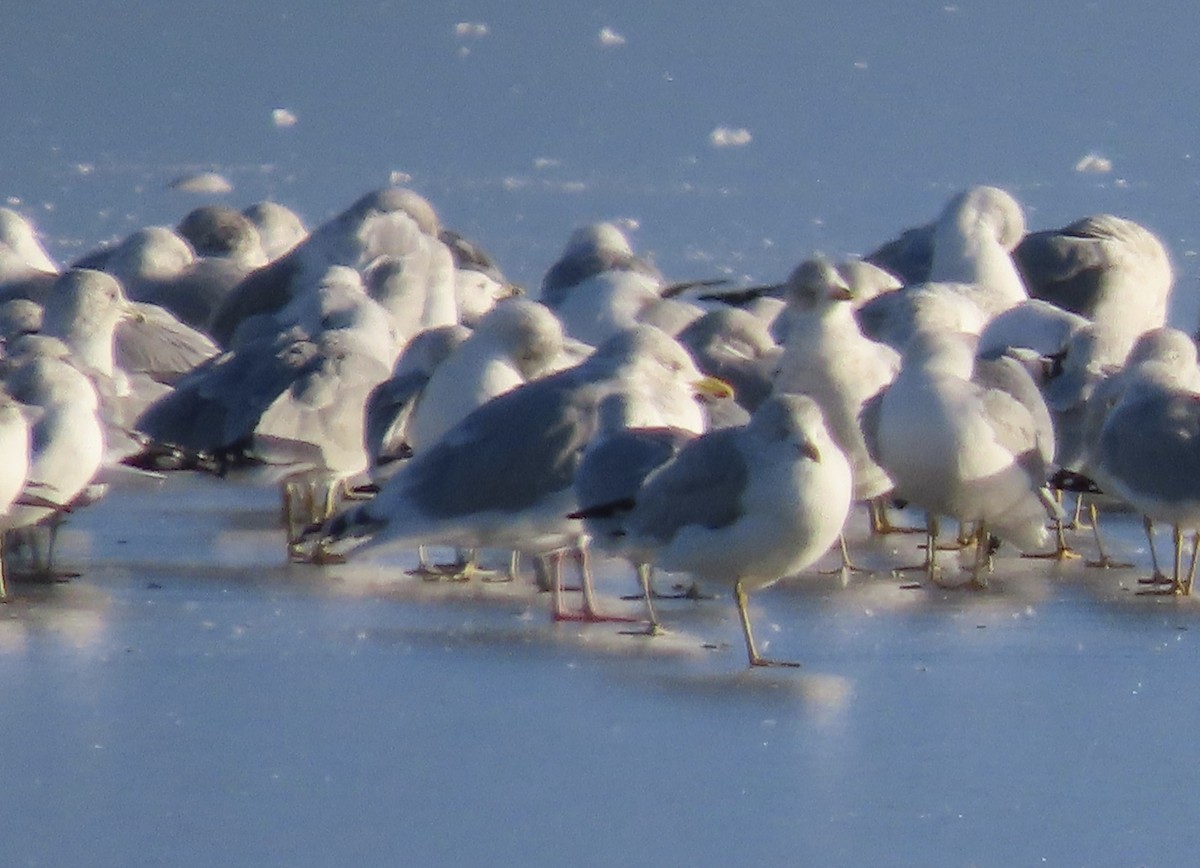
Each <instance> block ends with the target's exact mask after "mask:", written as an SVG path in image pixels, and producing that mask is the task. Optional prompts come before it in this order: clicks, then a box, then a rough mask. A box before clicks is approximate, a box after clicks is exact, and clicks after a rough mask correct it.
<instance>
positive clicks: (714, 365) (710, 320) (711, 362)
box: [678, 306, 781, 412]
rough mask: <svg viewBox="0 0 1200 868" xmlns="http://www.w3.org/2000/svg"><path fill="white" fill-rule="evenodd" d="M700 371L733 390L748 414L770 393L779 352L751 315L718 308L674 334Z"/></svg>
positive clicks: (767, 332) (730, 308) (764, 327)
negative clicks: (721, 381)
mask: <svg viewBox="0 0 1200 868" xmlns="http://www.w3.org/2000/svg"><path fill="white" fill-rule="evenodd" d="M678 338H679V342H680V343H681V344H683V345H684V346H685V347H687V348H688V350H689V352H691V354H692V358H693V359H695V360H696V364H697V365H698V366H699V368H700V370H702V371H703V372H704V373H706V374H708V375H709V376H712V377H717V378H718V379H721V380H724V381H725V382H727V383H729V385H730V386H732V387H733V394H734V398H735V399H736V401H737V403H738V404H740V405H741V406H742V407H743V408H745V409H746V410H747V411H749V412H753V411H754V410H755V409H757V408H758V405H759V404H761V403H762V402H763V401H764V400H766V398H767V396H768V395H769V394H770V393H771V381H772V379H773V378H774V376H775V369H776V367H777V366H778V365H779V359H780V354H781V350H780V348H779V346H778V345H777V344H776V343H775V341H774V339H773V338H772V337H771V333H770V332H769V331H768V329H767V327H766V325H765V324H764V323H763V322H762V321H761V320H760V319H758V318H757V317H755V316H754V315H753V314H750V313H747V312H746V311H744V310H739V309H738V308H735V307H727V306H721V307H719V308H717V309H715V310H711V311H709V312H708V313H705V314H704V315H703V316H701V317H700V318H698V319H696V320H694V321H693V322H692V323H690V324H689V325H688V326H687V327H686V328H685V329H683V331H681V332H680V333H679V335H678Z"/></svg>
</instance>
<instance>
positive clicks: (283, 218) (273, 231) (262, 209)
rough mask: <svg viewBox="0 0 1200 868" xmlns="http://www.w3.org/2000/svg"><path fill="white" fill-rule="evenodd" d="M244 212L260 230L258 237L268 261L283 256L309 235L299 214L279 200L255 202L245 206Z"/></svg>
mask: <svg viewBox="0 0 1200 868" xmlns="http://www.w3.org/2000/svg"><path fill="white" fill-rule="evenodd" d="M242 214H244V215H245V216H246V217H247V218H248V219H249V220H250V222H251V223H253V224H254V228H255V229H257V230H258V238H259V241H260V242H261V244H262V247H263V253H265V254H266V257H267V261H268V262H273V261H275V260H276V259H278V258H279V257H280V256H283V254H285V253H287V252H288V251H289V250H291V249H292V248H293V247H295V246H296V245H297V244H299V243H300V242H301V241H303V240H304V239H305V238H306V237H307V236H308V229H306V228H305V226H304V221H303V220H301V219H300V217H299V215H297V214H296V212H295V211H293V210H292V209H291V208H288V207H287V206H285V205H280V204H279V203H278V202H271V201H269V200H264V201H262V202H255V203H254V204H253V205H250V206H249V207H247V208H243V209H242Z"/></svg>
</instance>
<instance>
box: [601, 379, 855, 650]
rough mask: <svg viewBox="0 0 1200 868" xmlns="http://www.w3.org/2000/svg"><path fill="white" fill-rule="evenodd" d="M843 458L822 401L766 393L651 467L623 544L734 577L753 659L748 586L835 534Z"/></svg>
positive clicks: (846, 489)
mask: <svg viewBox="0 0 1200 868" xmlns="http://www.w3.org/2000/svg"><path fill="white" fill-rule="evenodd" d="M851 487H852V483H851V476H850V465H849V463H848V462H847V461H846V458H845V456H844V455H843V454H842V452H841V450H840V449H838V447H837V445H836V444H835V443H834V442H833V440H832V438H831V437H830V436H829V432H828V431H827V430H826V428H825V424H824V421H823V420H822V417H821V410H820V407H818V406H817V404H816V402H815V401H813V400H812V399H811V398H809V397H807V396H803V395H773V396H772V397H770V398H768V399H767V400H766V401H764V402H763V403H762V404H761V405H760V406H759V408H758V409H757V410H756V411H755V413H754V415H753V417H752V418H751V420H750V424H749V425H747V426H745V427H744V428H727V429H723V430H721V431H714V432H710V433H708V434H705V435H703V436H701V437H699V438H697V439H695V440H693V441H691V442H690V443H687V444H686V445H684V446H683V448H682V449H681V450H680V452H679V454H678V456H676V458H675V459H674V460H672V461H671V462H669V463H667V464H665V465H663V466H662V467H661V468H660V469H658V470H656V471H655V472H653V473H652V474H651V475H650V476H649V477H648V478H647V479H646V482H645V484H644V485H643V486H642V488H641V490H640V491H639V492H638V493H637V495H636V496H635V505H634V508H633V511H632V512H631V513H630V514H629V516H628V518H627V520H626V522H625V531H626V537H625V540H624V543H623V547H624V548H625V550H626V551H627V553H628V556H629V557H631V558H632V559H633V560H634V561H635V562H641V563H646V564H650V563H652V564H654V565H655V566H657V567H659V568H662V569H665V570H669V571H680V572H687V573H690V574H692V575H693V576H695V577H697V578H698V579H700V580H701V581H702V582H721V583H725V584H728V585H732V588H733V595H734V600H735V601H736V603H737V609H738V616H739V619H740V621H741V626H742V632H743V637H744V638H745V642H746V654H747V657H748V659H749V663H750V665H751V666H769V665H795V664H786V663H781V662H780V661H774V660H768V659H766V658H764V657H762V656H761V655H760V654H759V651H758V648H757V647H756V645H755V642H754V636H753V633H752V631H751V628H750V615H749V611H748V609H747V594H748V593H750V592H752V591H756V590H759V589H760V588H765V587H767V586H769V585H771V584H774V583H775V582H776V581H778V580H779V579H781V578H783V577H784V576H788V575H792V574H794V573H797V572H799V571H800V570H803V569H805V568H806V567H808V566H809V565H811V564H812V563H813V562H814V561H816V560H817V558H819V557H820V556H821V555H823V554H824V553H825V552H826V551H827V550H828V549H829V547H830V546H831V545H832V544H833V543H834V541H835V540H837V538H838V535H839V534H840V533H841V531H842V526H843V524H844V523H845V520H846V514H847V512H848V510H849V508H850V497H851Z"/></svg>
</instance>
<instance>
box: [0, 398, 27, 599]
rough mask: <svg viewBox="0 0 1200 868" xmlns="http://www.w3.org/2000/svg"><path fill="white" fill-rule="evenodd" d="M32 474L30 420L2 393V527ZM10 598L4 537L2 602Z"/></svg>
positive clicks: (0, 554)
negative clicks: (5, 566)
mask: <svg viewBox="0 0 1200 868" xmlns="http://www.w3.org/2000/svg"><path fill="white" fill-rule="evenodd" d="M28 474H29V421H28V420H27V419H26V418H25V412H24V410H23V409H22V407H21V405H20V404H18V403H17V402H16V401H14V400H13V399H12V397H11V396H10V395H9V394H8V393H7V392H0V528H3V527H5V522H6V521H7V516H8V514H9V513H10V512H11V511H12V508H13V506H14V504H15V503H16V502H17V498H18V497H19V496H20V494H21V492H22V490H23V489H24V488H25V481H26V477H27V476H28ZM7 600H8V584H7V582H6V581H5V578H4V552H3V540H2V539H0V602H6V601H7Z"/></svg>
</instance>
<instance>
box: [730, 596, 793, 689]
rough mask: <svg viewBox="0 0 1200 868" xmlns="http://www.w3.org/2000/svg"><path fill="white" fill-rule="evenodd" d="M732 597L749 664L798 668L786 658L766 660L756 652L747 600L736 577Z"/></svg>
mask: <svg viewBox="0 0 1200 868" xmlns="http://www.w3.org/2000/svg"><path fill="white" fill-rule="evenodd" d="M733 598H734V600H735V601H736V602H737V607H738V618H740V619H741V622H742V635H743V636H744V637H745V639H746V656H747V657H748V658H749V660H750V665H751V666H752V667H754V666H788V667H792V668H799V666H800V664H799V663H792V662H790V661H786V660H768V659H767V658H765V657H763V656H762V655H760V654H759V653H758V649H757V648H756V647H755V646H754V634H753V632H752V631H751V630H750V612H749V610H748V609H747V604H748V600H747V599H746V589H745V588H744V587H742V580H741V579H738V580H737V583H736V584H734V586H733Z"/></svg>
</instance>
